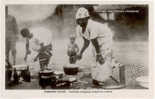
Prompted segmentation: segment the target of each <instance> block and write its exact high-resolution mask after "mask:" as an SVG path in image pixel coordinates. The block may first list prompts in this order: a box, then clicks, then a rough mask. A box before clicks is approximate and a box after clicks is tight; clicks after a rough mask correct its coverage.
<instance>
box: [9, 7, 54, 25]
mask: <svg viewBox="0 0 155 99" xmlns="http://www.w3.org/2000/svg"><path fill="white" fill-rule="evenodd" d="M55 8H56V5H52V6H51V5H9V6H8V13H9V14H10V15H13V16H14V17H15V18H16V19H17V21H18V22H19V23H20V22H23V21H24V22H25V21H36V20H43V19H45V18H46V17H48V16H50V15H51V14H53V13H54V10H55Z"/></svg>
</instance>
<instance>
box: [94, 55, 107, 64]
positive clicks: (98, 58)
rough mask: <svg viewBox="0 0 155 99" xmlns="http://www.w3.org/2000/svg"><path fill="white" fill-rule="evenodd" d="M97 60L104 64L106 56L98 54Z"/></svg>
mask: <svg viewBox="0 0 155 99" xmlns="http://www.w3.org/2000/svg"><path fill="white" fill-rule="evenodd" d="M96 61H97V62H99V63H100V64H104V63H105V60H104V58H103V57H102V55H101V54H98V55H97V56H96Z"/></svg>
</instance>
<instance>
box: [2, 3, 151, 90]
mask: <svg viewBox="0 0 155 99" xmlns="http://www.w3.org/2000/svg"><path fill="white" fill-rule="evenodd" d="M149 34H150V33H149V5H148V4H7V5H5V77H4V78H5V90H25V89H29V90H47V89H48V90H49V89H50V90H55V89H63V90H69V89H77V90H78V89H84V90H88V89H89V90H91V89H103V90H107V89H110V90H123V89H128V90H130V89H132V90H133V89H140V90H149V84H150V82H149V72H150V71H149Z"/></svg>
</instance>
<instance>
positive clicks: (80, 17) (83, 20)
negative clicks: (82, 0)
mask: <svg viewBox="0 0 155 99" xmlns="http://www.w3.org/2000/svg"><path fill="white" fill-rule="evenodd" d="M88 19H89V12H88V10H87V9H86V8H84V7H81V8H79V9H78V10H77V13H76V23H77V24H78V25H80V26H82V27H83V26H85V25H86V24H87V22H88Z"/></svg>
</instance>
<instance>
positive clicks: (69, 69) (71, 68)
mask: <svg viewBox="0 0 155 99" xmlns="http://www.w3.org/2000/svg"><path fill="white" fill-rule="evenodd" d="M63 69H64V72H65V74H66V75H77V73H78V71H79V67H78V66H77V65H75V64H68V65H66V66H64V67H63Z"/></svg>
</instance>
